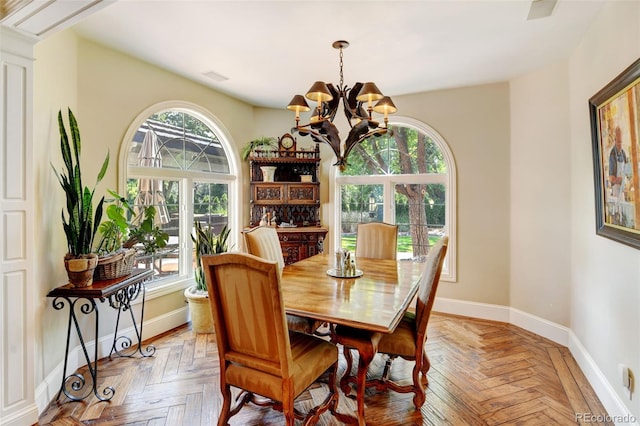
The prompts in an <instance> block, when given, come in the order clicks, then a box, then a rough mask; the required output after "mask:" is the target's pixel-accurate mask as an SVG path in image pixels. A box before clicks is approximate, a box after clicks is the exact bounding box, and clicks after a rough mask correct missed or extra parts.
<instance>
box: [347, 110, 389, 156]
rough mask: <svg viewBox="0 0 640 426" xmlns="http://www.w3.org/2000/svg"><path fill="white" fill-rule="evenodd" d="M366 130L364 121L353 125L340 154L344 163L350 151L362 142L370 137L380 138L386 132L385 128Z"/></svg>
mask: <svg viewBox="0 0 640 426" xmlns="http://www.w3.org/2000/svg"><path fill="white" fill-rule="evenodd" d="M367 130H368V123H367V122H366V120H362V121H361V122H360V123H358V124H357V125H355V126H354V127H353V129H352V130H351V132H349V135H348V136H347V140H346V141H345V144H344V153H343V154H342V158H343V160H344V162H345V163H346V161H347V157H348V156H349V153H350V152H351V150H352V149H353V148H354V147H355V146H356V145H358V144H360V143H361V142H362V141H364V140H365V139H367V138H370V137H372V136H382V135H384V134H386V133H387V132H388V129H387V128H386V127H377V128H375V129H373V130H371V131H367Z"/></svg>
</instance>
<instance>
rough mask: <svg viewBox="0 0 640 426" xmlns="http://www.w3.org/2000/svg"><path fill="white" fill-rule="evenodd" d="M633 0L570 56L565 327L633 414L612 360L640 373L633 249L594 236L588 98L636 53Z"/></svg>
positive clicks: (639, 273) (638, 38) (639, 302)
mask: <svg viewBox="0 0 640 426" xmlns="http://www.w3.org/2000/svg"><path fill="white" fill-rule="evenodd" d="M639 24H640V3H639V2H609V3H607V5H606V6H605V7H604V8H603V11H602V12H601V13H600V15H599V16H598V18H597V20H596V21H595V22H594V24H593V25H592V27H591V28H590V30H589V32H588V33H587V35H586V36H585V37H584V38H583V39H582V42H581V44H580V46H579V47H578V48H577V49H576V50H575V52H574V54H573V55H572V56H571V58H570V61H569V80H570V87H569V93H570V95H569V102H570V103H569V108H570V124H571V127H570V149H571V163H570V167H571V220H570V223H568V224H567V226H569V228H570V230H571V244H570V247H571V299H570V300H571V306H570V318H571V319H570V326H571V330H572V331H573V333H575V335H576V337H577V338H578V340H579V341H580V342H581V343H582V344H583V345H584V346H585V348H586V350H587V352H588V353H589V354H590V355H591V357H593V361H594V362H595V363H596V364H597V366H598V367H599V368H600V370H601V371H602V372H603V373H604V375H605V376H606V378H607V380H608V381H609V382H610V383H611V384H612V386H613V388H614V390H615V391H616V392H617V393H618V395H620V398H621V400H622V401H624V403H625V404H626V406H627V407H628V408H629V410H630V411H631V413H632V414H634V415H635V416H636V418H640V401H639V398H638V397H637V390H638V386H637V383H636V395H634V397H633V400H630V399H629V397H628V395H625V394H624V392H623V389H622V387H621V385H620V379H619V378H618V374H617V365H618V363H624V364H626V365H628V366H629V367H630V368H631V369H632V370H633V371H634V372H635V376H636V378H637V377H640V313H639V312H640V310H639V309H638V306H640V251H638V250H637V249H634V248H631V247H627V246H625V245H623V244H620V243H618V242H614V241H612V240H609V239H606V238H603V237H599V236H596V234H595V213H594V211H595V201H594V187H593V159H592V155H591V133H590V128H589V112H588V100H589V98H590V97H591V96H593V95H594V94H595V93H596V92H598V91H599V90H600V89H601V88H602V87H604V86H605V85H606V84H608V83H609V82H610V81H611V80H612V79H613V78H615V76H617V75H618V74H619V73H620V72H622V71H623V70H624V69H625V68H627V67H628V66H629V65H630V64H631V63H633V62H634V61H635V60H636V59H638V57H640V25H639Z"/></svg>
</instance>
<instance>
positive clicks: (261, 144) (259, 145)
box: [240, 136, 276, 160]
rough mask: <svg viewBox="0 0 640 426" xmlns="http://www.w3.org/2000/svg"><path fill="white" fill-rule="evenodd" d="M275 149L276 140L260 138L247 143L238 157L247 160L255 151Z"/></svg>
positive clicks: (265, 137)
mask: <svg viewBox="0 0 640 426" xmlns="http://www.w3.org/2000/svg"><path fill="white" fill-rule="evenodd" d="M275 147H276V139H275V138H273V137H267V136H262V137H259V138H257V139H254V140H252V141H249V142H248V143H247V144H246V145H245V146H244V147H243V148H242V152H240V156H241V157H242V159H243V160H246V159H247V158H249V155H250V154H251V152H252V151H254V150H256V149H267V148H271V149H274V148H275Z"/></svg>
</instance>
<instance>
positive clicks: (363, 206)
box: [341, 126, 447, 256]
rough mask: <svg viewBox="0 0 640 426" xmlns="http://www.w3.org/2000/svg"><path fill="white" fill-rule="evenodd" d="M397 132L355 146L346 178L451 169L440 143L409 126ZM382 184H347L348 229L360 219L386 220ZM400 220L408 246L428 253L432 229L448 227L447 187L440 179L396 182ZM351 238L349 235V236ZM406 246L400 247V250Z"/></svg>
mask: <svg viewBox="0 0 640 426" xmlns="http://www.w3.org/2000/svg"><path fill="white" fill-rule="evenodd" d="M391 129H392V134H386V135H383V136H380V137H371V138H369V139H367V140H365V141H364V142H362V143H360V144H358V145H357V146H356V147H354V149H353V151H352V153H351V155H350V156H349V157H348V160H347V162H348V166H347V167H346V169H345V170H344V172H343V175H346V176H385V175H415V174H442V173H446V171H447V170H446V163H445V161H444V157H443V155H442V152H441V151H440V149H439V148H438V146H437V145H436V143H435V142H434V141H433V140H432V139H431V138H430V137H428V136H427V135H426V134H423V133H420V132H418V131H417V130H416V129H413V128H409V127H398V126H393V127H391ZM383 190H384V187H383V185H382V184H375V183H372V184H345V185H342V186H341V191H342V192H341V198H342V205H341V214H342V218H341V221H342V229H341V231H342V233H343V235H344V234H349V233H351V232H354V231H355V226H356V224H357V223H359V222H368V221H381V220H383V212H382V209H383V207H384V206H383V205H382V204H383V196H384V194H383ZM394 190H395V200H394V206H393V207H394V209H395V221H396V223H397V224H398V225H399V233H401V234H407V233H408V234H410V236H407V238H408V239H409V240H410V241H413V244H408V245H406V250H407V251H408V252H411V251H412V250H413V254H414V255H415V256H418V255H423V254H426V251H425V250H426V247H427V246H428V245H429V244H428V243H427V239H429V240H430V239H431V238H432V237H431V235H429V229H430V228H433V227H436V228H442V227H443V226H444V225H445V220H446V217H445V197H446V193H445V187H444V185H442V184H437V183H424V184H421V183H417V184H413V183H412V184H404V183H399V184H397V185H396V186H395V188H394ZM343 238H347V237H343ZM402 250H404V248H400V247H399V251H402Z"/></svg>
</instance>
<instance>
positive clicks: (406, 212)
mask: <svg viewBox="0 0 640 426" xmlns="http://www.w3.org/2000/svg"><path fill="white" fill-rule="evenodd" d="M395 216H396V224H398V258H410V257H420V256H425V255H426V254H427V253H428V252H429V248H430V247H431V246H432V245H433V244H434V243H435V242H436V241H437V240H439V239H440V238H441V237H442V235H443V231H444V226H445V186H444V185H442V184H398V185H396V186H395Z"/></svg>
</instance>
